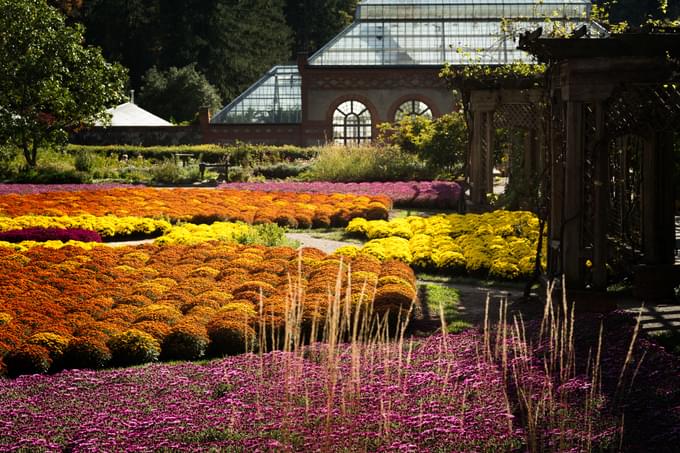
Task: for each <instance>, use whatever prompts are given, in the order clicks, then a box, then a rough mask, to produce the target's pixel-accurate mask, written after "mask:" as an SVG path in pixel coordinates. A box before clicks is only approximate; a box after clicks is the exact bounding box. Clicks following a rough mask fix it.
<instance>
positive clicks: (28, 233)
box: [0, 227, 102, 242]
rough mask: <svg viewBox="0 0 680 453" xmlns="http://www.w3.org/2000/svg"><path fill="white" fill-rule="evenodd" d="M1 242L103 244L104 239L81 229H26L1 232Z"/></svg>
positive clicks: (95, 233) (94, 232) (93, 232)
mask: <svg viewBox="0 0 680 453" xmlns="http://www.w3.org/2000/svg"><path fill="white" fill-rule="evenodd" d="M0 241H5V242H22V241H36V242H45V241H63V242H67V241H81V242H102V237H101V236H100V235H99V233H97V232H96V231H91V230H83V229H80V228H65V229H64V228H40V227H35V228H24V229H22V230H10V231H3V232H0Z"/></svg>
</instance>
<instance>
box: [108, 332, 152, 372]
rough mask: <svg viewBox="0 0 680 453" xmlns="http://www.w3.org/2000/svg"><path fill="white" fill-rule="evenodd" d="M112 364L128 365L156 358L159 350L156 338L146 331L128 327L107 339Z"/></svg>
mask: <svg viewBox="0 0 680 453" xmlns="http://www.w3.org/2000/svg"><path fill="white" fill-rule="evenodd" d="M108 346H109V349H110V350H111V355H112V357H111V361H112V363H113V364H114V365H119V366H128V365H139V364H141V363H147V362H154V361H156V360H158V356H159V354H160V352H161V349H160V344H159V343H158V340H156V339H155V338H154V337H152V336H151V335H149V334H148V333H146V332H142V331H141V330H137V329H128V330H126V331H125V332H123V333H121V334H118V335H115V336H114V337H112V338H111V339H110V340H109V341H108Z"/></svg>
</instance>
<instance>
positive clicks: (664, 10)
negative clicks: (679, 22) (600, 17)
mask: <svg viewBox="0 0 680 453" xmlns="http://www.w3.org/2000/svg"><path fill="white" fill-rule="evenodd" d="M594 3H595V4H596V5H597V6H599V7H600V8H603V9H604V10H605V14H606V15H607V16H608V21H610V22H611V23H612V24H617V23H621V22H626V23H627V24H628V25H632V26H638V25H642V24H644V23H645V22H647V21H648V20H650V19H651V20H655V19H664V18H678V17H680V0H595V1H594Z"/></svg>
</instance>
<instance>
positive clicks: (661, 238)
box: [642, 132, 675, 265]
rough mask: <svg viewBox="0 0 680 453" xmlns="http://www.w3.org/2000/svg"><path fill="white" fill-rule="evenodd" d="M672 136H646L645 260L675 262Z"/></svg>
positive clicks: (643, 169)
mask: <svg viewBox="0 0 680 453" xmlns="http://www.w3.org/2000/svg"><path fill="white" fill-rule="evenodd" d="M674 198H675V197H674V193H673V136H672V134H671V133H667V132H659V133H654V134H651V135H650V136H649V137H647V138H646V139H645V149H644V158H643V164H642V210H643V212H642V217H643V221H642V243H643V252H644V259H643V262H644V263H645V264H650V265H659V264H660V265H669V264H673V263H674V259H675V257H674V250H675V220H674V213H673V204H674V203H673V202H674Z"/></svg>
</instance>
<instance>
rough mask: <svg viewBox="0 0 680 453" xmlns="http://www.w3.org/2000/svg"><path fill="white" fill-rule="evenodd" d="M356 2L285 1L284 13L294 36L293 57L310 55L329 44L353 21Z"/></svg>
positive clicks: (336, 0)
mask: <svg viewBox="0 0 680 453" xmlns="http://www.w3.org/2000/svg"><path fill="white" fill-rule="evenodd" d="M357 3H358V0H287V1H286V6H285V8H284V12H285V15H286V21H287V22H288V25H289V26H290V28H291V29H292V30H293V32H294V33H295V43H294V44H295V47H294V48H293V49H292V50H293V57H295V53H296V52H299V51H303V52H314V51H316V50H318V49H319V48H320V47H321V46H323V45H324V44H326V43H327V42H329V41H330V40H331V39H332V38H333V37H334V36H335V35H337V34H338V33H339V32H340V31H342V29H344V28H345V27H347V26H348V25H349V24H350V23H351V22H352V19H353V16H354V11H355V10H356V7H357Z"/></svg>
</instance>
